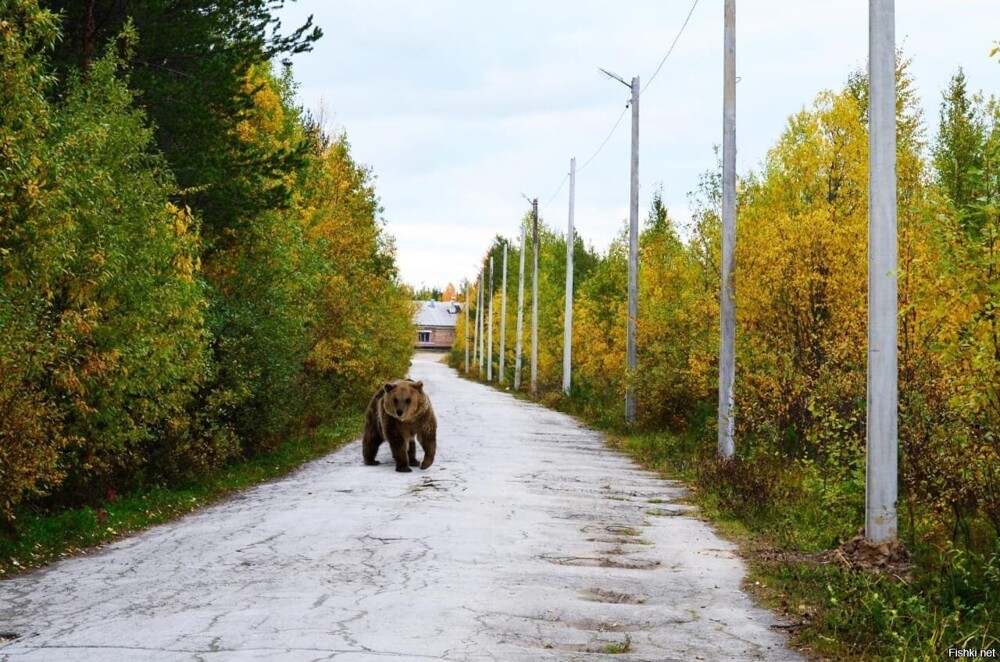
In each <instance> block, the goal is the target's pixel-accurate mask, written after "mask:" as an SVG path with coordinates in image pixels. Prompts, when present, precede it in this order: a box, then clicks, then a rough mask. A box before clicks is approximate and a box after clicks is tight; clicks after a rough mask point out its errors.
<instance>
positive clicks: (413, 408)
mask: <svg viewBox="0 0 1000 662" xmlns="http://www.w3.org/2000/svg"><path fill="white" fill-rule="evenodd" d="M418 440H419V441H420V447H421V448H422V449H423V451H424V460H423V462H421V463H420V464H419V466H420V468H421V469H426V468H427V467H429V466H431V465H432V464H434V453H435V451H436V450H437V419H436V418H435V417H434V409H433V407H431V400H430V398H428V397H427V394H426V393H424V383H423V382H415V381H413V380H411V379H397V380H395V381H392V382H387V383H385V384H383V385H382V386H381V387H380V388H379V389H378V391H376V392H375V395H374V396H373V397H372V399H371V402H369V403H368V411H367V412H366V413H365V434H364V438H363V439H362V445H361V454H362V456H363V457H364V460H365V464H379V462H378V460H376V459H375V456H376V455H377V454H378V449H379V446H381V445H382V442H383V441H388V442H389V448H391V449H392V457H393V459H394V460H395V461H396V471H411V469H410V467H415V466H418V465H417V444H416V441H418Z"/></svg>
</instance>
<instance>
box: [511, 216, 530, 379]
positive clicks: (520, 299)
mask: <svg viewBox="0 0 1000 662" xmlns="http://www.w3.org/2000/svg"><path fill="white" fill-rule="evenodd" d="M527 232H528V229H527V228H526V227H523V226H522V227H521V276H520V278H518V281H517V343H516V344H515V347H516V349H515V350H514V390H515V391H517V390H519V389H520V388H521V356H522V354H523V351H522V349H523V347H522V344H523V343H522V340H521V338H522V337H523V336H524V249H525V248H526V244H527Z"/></svg>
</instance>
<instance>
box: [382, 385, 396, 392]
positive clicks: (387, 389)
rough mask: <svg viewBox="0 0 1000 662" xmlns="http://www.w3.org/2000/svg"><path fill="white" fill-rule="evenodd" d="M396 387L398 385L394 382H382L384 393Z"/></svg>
mask: <svg viewBox="0 0 1000 662" xmlns="http://www.w3.org/2000/svg"><path fill="white" fill-rule="evenodd" d="M394 388H396V385H395V384H393V383H392V382H386V383H385V384H382V392H383V393H388V392H389V391H391V390H392V389H394Z"/></svg>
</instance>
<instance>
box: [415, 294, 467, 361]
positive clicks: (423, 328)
mask: <svg viewBox="0 0 1000 662" xmlns="http://www.w3.org/2000/svg"><path fill="white" fill-rule="evenodd" d="M414 303H415V304H416V305H417V314H416V315H414V317H413V325H414V326H415V327H416V330H417V342H416V347H417V349H451V345H452V343H454V342H455V325H456V324H458V315H459V313H461V312H462V306H461V305H460V304H458V303H456V302H455V300H454V299H453V300H452V301H451V302H448V303H446V302H443V301H414Z"/></svg>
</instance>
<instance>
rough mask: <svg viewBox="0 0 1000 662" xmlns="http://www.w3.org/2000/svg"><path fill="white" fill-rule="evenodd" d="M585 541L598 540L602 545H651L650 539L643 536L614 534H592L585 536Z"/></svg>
mask: <svg viewBox="0 0 1000 662" xmlns="http://www.w3.org/2000/svg"><path fill="white" fill-rule="evenodd" d="M587 542H598V543H602V544H604V545H618V546H619V547H620V546H621V545H652V544H653V543H651V542H650V541H648V540H646V539H644V538H621V537H616V536H593V537H591V538H587Z"/></svg>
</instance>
